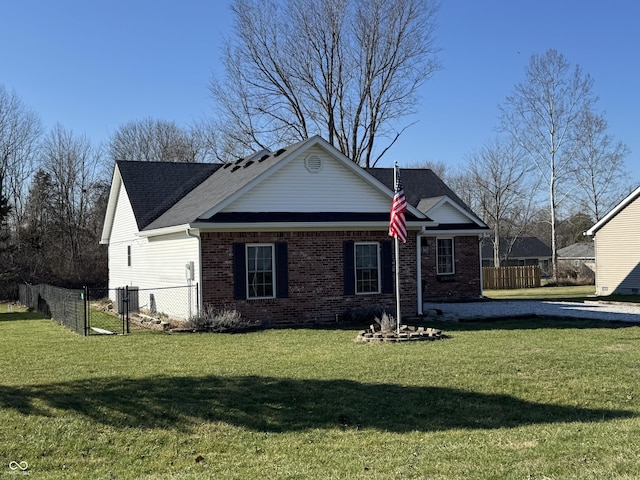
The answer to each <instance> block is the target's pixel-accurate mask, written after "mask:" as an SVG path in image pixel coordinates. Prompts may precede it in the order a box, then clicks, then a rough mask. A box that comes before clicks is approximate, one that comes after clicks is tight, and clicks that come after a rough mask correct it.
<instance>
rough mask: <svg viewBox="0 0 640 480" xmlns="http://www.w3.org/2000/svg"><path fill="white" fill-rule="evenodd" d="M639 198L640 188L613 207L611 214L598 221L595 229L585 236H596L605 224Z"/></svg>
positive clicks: (588, 231) (587, 232) (591, 229)
mask: <svg viewBox="0 0 640 480" xmlns="http://www.w3.org/2000/svg"><path fill="white" fill-rule="evenodd" d="M638 196H640V187H638V188H636V189H635V190H634V191H633V192H631V193H630V194H629V195H628V196H627V197H626V198H625V199H624V200H622V201H621V202H620V203H619V204H618V205H616V206H615V207H613V209H612V210H611V211H610V212H609V213H607V214H606V215H605V216H604V217H602V218H601V219H600V221H598V222H597V223H596V224H595V225H594V226H593V227H591V228H590V229H589V230H587V231H586V232H585V234H586V235H589V236H593V235H595V234H596V232H597V231H598V230H600V229H601V228H602V227H603V226H604V225H605V224H607V223H608V222H609V220H611V219H612V218H613V217H615V216H616V215H617V214H618V213H619V212H620V211H621V210H623V209H624V208H625V207H626V206H627V205H629V204H630V203H631V202H633V201H634V200H635V199H636V198H637V197H638Z"/></svg>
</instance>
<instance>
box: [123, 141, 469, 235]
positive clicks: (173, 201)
mask: <svg viewBox="0 0 640 480" xmlns="http://www.w3.org/2000/svg"><path fill="white" fill-rule="evenodd" d="M312 140H313V139H308V140H304V141H302V142H299V143H296V144H293V145H290V146H288V147H287V148H286V149H281V150H278V151H277V152H275V153H270V152H267V151H261V152H257V153H255V154H253V155H251V156H249V157H246V158H241V159H238V160H237V161H235V162H233V163H229V164H225V165H222V164H211V163H167V162H129V161H119V162H117V166H118V169H119V171H120V175H121V176H122V181H123V183H124V185H125V188H127V194H128V196H129V200H130V201H131V206H132V208H133V211H134V214H135V217H136V220H137V223H138V229H139V230H141V231H142V230H144V229H147V230H152V229H156V228H162V227H168V226H173V225H179V224H182V223H189V222H194V221H197V219H198V217H199V216H200V215H202V214H203V213H204V212H203V209H205V211H206V209H208V208H210V207H211V206H214V205H217V204H218V203H219V202H221V201H223V200H224V199H226V198H228V197H229V196H230V195H232V194H233V193H234V192H236V191H238V189H239V188H241V187H243V186H244V185H246V184H247V183H249V182H250V181H252V180H254V179H255V178H257V177H258V176H259V175H261V174H262V173H263V172H265V171H266V170H268V169H269V168H271V167H272V166H273V165H274V164H275V163H277V162H278V161H280V160H281V158H283V157H285V156H288V155H292V154H294V153H295V152H296V150H298V149H299V148H300V147H301V146H304V145H306V144H307V143H308V142H309V141H312ZM282 154H284V155H282ZM364 171H365V172H367V173H369V174H370V175H372V176H373V177H374V178H376V179H377V180H378V181H379V182H381V183H382V184H383V185H385V186H386V187H387V188H389V190H391V191H393V190H394V185H393V169H392V168H373V169H365V170H364ZM401 175H402V183H403V187H404V192H405V196H406V198H407V202H408V203H409V204H411V205H412V206H414V207H417V205H418V204H419V203H420V201H421V200H424V199H427V198H439V197H442V196H444V195H446V196H447V197H449V198H450V199H451V200H452V201H454V202H457V203H459V204H460V206H462V207H463V208H465V209H466V210H467V211H468V212H470V213H472V214H473V212H471V210H470V209H469V208H468V207H467V206H466V205H465V204H464V202H463V201H462V200H461V199H460V198H459V197H458V196H457V195H456V194H455V193H454V192H453V190H451V189H450V188H449V187H448V186H447V185H445V183H444V182H443V181H442V180H441V179H440V178H439V177H438V176H437V175H436V174H435V173H433V171H431V170H429V169H404V170H402V172H401ZM284 213H286V212H281V213H280V214H279V213H278V212H270V216H269V220H266V217H265V216H264V215H265V214H260V216H261V218H260V219H261V220H262V221H265V220H266V221H284V220H285V218H286V219H287V220H288V221H303V219H302V217H301V216H300V215H291V214H287V215H284ZM283 215H284V216H283ZM345 215H346V217H345ZM349 215H350V214H349V213H348V212H342V214H337V213H333V214H331V215H329V214H326V213H322V212H316V215H315V216H316V217H318V218H322V220H323V221H331V220H332V221H339V220H343V221H344V220H345V219H346V218H347V217H348V216H349ZM376 215H377V214H376ZM378 216H380V219H382V218H383V216H384V218H385V219H386V217H387V216H388V215H387V214H386V213H385V214H384V215H383V216H381V215H377V216H376V218H377V217H378ZM253 217H255V215H251V214H247V213H238V214H233V215H230V214H222V213H221V212H218V213H217V214H215V215H213V217H211V218H209V219H206V220H209V221H227V222H238V221H257V220H256V219H255V218H253ZM303 217H304V221H309V218H310V217H313V215H309V214H306V215H304V216H303ZM356 217H357V218H358V219H359V220H364V219H365V218H367V215H361V214H360V215H357V216H356ZM349 218H351V217H349ZM412 218H413V215H411V214H408V217H407V219H408V220H411V219H412ZM353 219H354V221H355V217H354V218H353ZM371 219H372V218H369V220H371ZM203 220H204V219H203Z"/></svg>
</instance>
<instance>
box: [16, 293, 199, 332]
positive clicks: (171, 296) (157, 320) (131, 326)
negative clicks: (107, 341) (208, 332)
mask: <svg viewBox="0 0 640 480" xmlns="http://www.w3.org/2000/svg"><path fill="white" fill-rule="evenodd" d="M19 295H20V302H21V303H22V304H23V305H25V306H27V307H29V308H33V309H34V310H38V311H39V312H42V313H43V314H45V315H46V316H48V317H49V318H52V319H54V320H56V321H58V322H60V323H61V324H63V325H65V326H66V327H68V328H70V329H71V330H73V331H75V332H76V333H78V334H80V335H104V334H127V333H132V332H136V331H141V330H149V329H151V330H167V329H169V328H171V327H172V326H179V325H180V324H182V323H184V322H185V321H187V320H189V319H190V318H192V317H194V316H197V315H198V312H199V308H200V307H199V302H198V298H199V296H198V284H197V283H196V284H191V285H181V286H174V287H159V288H138V287H130V286H126V287H122V288H115V289H108V288H91V289H89V288H85V289H77V290H70V289H65V288H59V287H53V286H51V285H29V284H23V285H20V287H19Z"/></svg>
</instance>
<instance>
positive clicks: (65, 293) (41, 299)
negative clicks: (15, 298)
mask: <svg viewBox="0 0 640 480" xmlns="http://www.w3.org/2000/svg"><path fill="white" fill-rule="evenodd" d="M19 296H20V303H22V304H23V305H24V306H26V307H29V308H32V309H34V310H37V311H39V312H41V313H43V314H44V315H46V316H47V317H49V318H51V319H53V320H56V321H57V322H60V323H61V324H63V325H64V326H65V327H67V328H69V329H71V330H73V331H74V332H76V333H79V334H80V335H86V334H87V331H86V330H87V302H86V300H85V290H82V289H76V290H70V289H67V288H60V287H54V286H52V285H43V284H40V285H29V284H22V285H20V286H19Z"/></svg>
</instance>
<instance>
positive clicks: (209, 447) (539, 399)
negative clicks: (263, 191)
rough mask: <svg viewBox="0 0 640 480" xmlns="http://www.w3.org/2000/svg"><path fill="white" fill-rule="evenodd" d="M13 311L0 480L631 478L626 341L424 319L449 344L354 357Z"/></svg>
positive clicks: (636, 429)
mask: <svg viewBox="0 0 640 480" xmlns="http://www.w3.org/2000/svg"><path fill="white" fill-rule="evenodd" d="M0 311H1V310H0ZM20 315H21V314H19V313H16V312H15V311H14V312H13V313H0V462H1V463H0V478H3V477H2V476H3V475H5V476H6V477H7V478H12V477H13V476H12V475H11V476H10V474H11V473H15V471H14V470H11V469H10V468H9V465H10V464H11V465H13V466H14V468H15V464H12V463H11V462H18V463H19V462H27V463H28V470H27V472H28V473H30V474H31V476H32V478H56V479H57V478H78V479H81V478H82V479H85V478H104V479H113V478H117V479H129V478H131V479H133V478H146V479H160V478H163V479H164V478H179V479H205V478H217V479H220V478H237V479H254V478H278V479H307V478H308V479H319V478H322V479H325V478H326V479H331V478H332V479H388V478H394V479H396V478H398V479H400V478H403V479H406V478H416V479H417V478H429V479H433V478H435V479H452V478H453V479H456V478H460V479H462V478H465V479H468V478H472V479H494V478H514V479H525V478H536V479H537V478H581V479H588V478H591V479H602V478H638V477H640V462H639V461H638V451H639V450H640V416H639V415H640V391H639V390H638V384H639V381H640V373H639V370H638V368H637V365H638V364H639V363H640V349H639V348H638V345H637V342H638V339H640V327H636V326H622V325H610V324H604V323H598V322H585V321H541V320H532V321H526V320H518V321H501V322H496V323H473V324H442V323H435V324H434V325H433V326H436V327H438V328H441V329H443V330H444V331H445V333H447V334H448V336H449V338H448V339H446V340H440V341H435V342H424V343H423V342H419V343H414V344H363V343H355V342H354V341H353V339H354V338H355V336H356V333H357V331H356V330H355V329H354V330H349V329H340V330H338V329H336V330H304V329H290V330H268V331H259V332H252V333H247V334H234V335H231V334H182V335H176V334H173V335H168V334H156V335H130V336H106V337H105V336H93V337H81V336H79V335H77V334H75V333H71V332H69V331H68V330H66V329H65V328H64V327H61V326H59V325H57V324H56V323H54V322H52V321H50V320H44V319H42V320H39V319H35V318H33V314H30V315H31V317H30V318H25V319H24V320H22V319H20ZM22 315H23V316H24V314H22ZM23 465H24V464H23Z"/></svg>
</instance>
